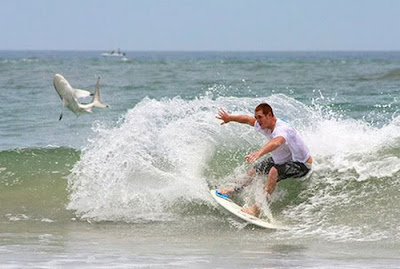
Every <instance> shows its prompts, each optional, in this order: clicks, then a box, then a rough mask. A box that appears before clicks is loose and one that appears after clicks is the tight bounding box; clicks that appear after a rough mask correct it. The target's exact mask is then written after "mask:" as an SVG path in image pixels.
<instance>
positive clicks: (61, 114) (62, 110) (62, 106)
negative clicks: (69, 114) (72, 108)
mask: <svg viewBox="0 0 400 269" xmlns="http://www.w3.org/2000/svg"><path fill="white" fill-rule="evenodd" d="M63 103H64V102H63ZM63 112H64V104H63V105H61V113H60V118H59V119H58V121H60V120H61V119H62V117H63Z"/></svg>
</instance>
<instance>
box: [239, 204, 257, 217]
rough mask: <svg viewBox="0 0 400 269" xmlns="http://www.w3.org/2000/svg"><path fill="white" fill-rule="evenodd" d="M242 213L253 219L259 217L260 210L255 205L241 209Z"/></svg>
mask: <svg viewBox="0 0 400 269" xmlns="http://www.w3.org/2000/svg"><path fill="white" fill-rule="evenodd" d="M242 211H243V212H244V213H247V214H249V215H252V216H254V217H258V215H260V208H259V207H258V206H257V205H253V206H251V207H248V208H243V209H242Z"/></svg>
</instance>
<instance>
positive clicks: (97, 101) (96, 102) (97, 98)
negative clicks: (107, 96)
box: [90, 77, 108, 113]
mask: <svg viewBox="0 0 400 269" xmlns="http://www.w3.org/2000/svg"><path fill="white" fill-rule="evenodd" d="M92 103H93V106H95V107H101V108H105V107H108V105H107V104H105V103H103V102H102V101H101V100H100V77H98V78H97V83H96V92H95V93H94V97H93V102H92ZM90 113H91V111H90Z"/></svg>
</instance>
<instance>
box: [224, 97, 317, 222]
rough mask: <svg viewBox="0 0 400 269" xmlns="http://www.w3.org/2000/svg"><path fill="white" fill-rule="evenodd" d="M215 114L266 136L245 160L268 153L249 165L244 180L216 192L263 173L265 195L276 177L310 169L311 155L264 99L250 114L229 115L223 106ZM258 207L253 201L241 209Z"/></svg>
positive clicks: (256, 212) (252, 211)
mask: <svg viewBox="0 0 400 269" xmlns="http://www.w3.org/2000/svg"><path fill="white" fill-rule="evenodd" d="M217 118H218V119H220V120H222V123H221V125H223V124H226V123H228V122H231V121H232V122H238V123H242V124H248V125H251V126H254V128H255V130H256V131H258V132H260V133H261V134H263V135H264V136H265V137H267V139H268V140H269V141H268V143H266V144H265V145H264V146H263V147H261V148H260V149H259V150H257V151H255V152H253V153H250V154H249V155H247V156H246V161H247V162H248V163H252V162H255V161H256V160H257V159H259V158H260V157H262V156H264V155H265V154H267V153H271V155H272V156H271V157H268V158H265V159H264V160H262V161H261V162H259V163H257V164H256V165H254V167H253V168H252V169H250V171H249V172H248V180H247V181H246V182H245V183H244V184H241V185H239V186H236V187H235V188H227V189H220V190H219V192H220V193H223V194H227V195H230V194H232V193H233V192H235V191H239V190H241V189H242V188H243V187H245V186H247V185H248V184H250V182H251V181H252V180H253V178H254V177H255V176H256V175H258V174H264V175H267V181H266V183H265V187H264V191H265V192H266V195H267V196H268V195H271V194H272V192H273V191H274V190H275V187H276V183H277V182H278V181H280V180H283V179H286V178H299V177H303V176H305V175H307V173H308V172H309V171H310V170H311V165H312V161H313V159H312V157H311V155H310V151H309V149H308V148H307V146H306V144H305V143H304V141H303V139H302V138H301V136H300V135H299V134H298V133H297V131H296V130H295V129H294V128H293V127H291V126H290V125H289V124H288V123H286V122H284V121H282V120H281V119H278V118H276V117H275V115H274V112H273V110H272V107H271V106H270V105H268V104H267V103H262V104H259V105H258V106H257V107H256V108H255V116H254V117H251V116H248V115H232V114H229V113H227V112H226V111H225V110H224V109H220V110H219V111H218V115H217ZM260 208H261V205H259V204H257V203H256V204H254V205H253V206H251V207H249V208H245V209H244V210H243V211H244V212H246V213H248V214H251V215H254V216H258V215H259V214H260Z"/></svg>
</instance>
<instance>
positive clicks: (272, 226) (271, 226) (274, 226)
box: [210, 190, 286, 229]
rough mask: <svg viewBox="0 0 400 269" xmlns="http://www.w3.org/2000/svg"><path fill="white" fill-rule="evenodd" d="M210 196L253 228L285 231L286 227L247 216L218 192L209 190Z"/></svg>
mask: <svg viewBox="0 0 400 269" xmlns="http://www.w3.org/2000/svg"><path fill="white" fill-rule="evenodd" d="M210 193H211V196H212V197H213V198H214V199H215V201H217V203H218V204H219V205H220V206H222V207H223V208H225V209H226V210H228V211H229V212H231V213H232V214H234V215H235V216H236V217H238V218H240V219H242V220H244V221H246V222H248V223H251V224H253V225H255V226H258V227H261V228H267V229H285V228H286V227H284V226H282V225H279V224H277V223H271V222H267V221H265V220H262V219H260V218H257V217H255V216H253V215H250V214H247V213H245V212H243V211H242V210H243V207H241V206H239V205H238V204H236V203H235V202H233V201H232V200H231V199H230V198H229V197H227V196H225V195H221V194H220V193H219V192H218V190H211V191H210Z"/></svg>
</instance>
